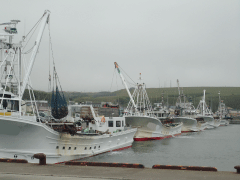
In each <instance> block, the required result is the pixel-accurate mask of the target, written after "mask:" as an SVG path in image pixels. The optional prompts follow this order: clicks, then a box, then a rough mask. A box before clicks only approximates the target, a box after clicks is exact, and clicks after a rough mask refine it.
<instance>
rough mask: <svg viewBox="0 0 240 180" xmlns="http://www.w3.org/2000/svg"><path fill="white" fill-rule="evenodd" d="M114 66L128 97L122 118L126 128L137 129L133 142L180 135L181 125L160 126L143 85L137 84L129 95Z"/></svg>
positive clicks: (123, 80) (121, 76) (116, 65)
mask: <svg viewBox="0 0 240 180" xmlns="http://www.w3.org/2000/svg"><path fill="white" fill-rule="evenodd" d="M114 64H115V68H116V69H117V71H118V73H119V75H120V78H121V79H122V82H123V84H124V86H125V88H126V91H127V93H128V95H129V97H130V101H129V103H128V106H127V108H126V109H125V110H124V117H125V118H126V124H127V125H128V126H131V127H137V129H138V130H137V132H136V134H135V135H134V141H148V140H160V139H165V138H170V137H175V136H178V135H181V127H182V123H171V124H162V123H161V121H160V120H159V119H158V118H157V117H156V116H155V115H154V112H153V108H152V106H151V103H150V100H149V98H148V95H147V92H146V85H145V83H137V84H136V86H135V90H134V92H133V94H131V93H130V91H129V89H128V86H127V84H126V81H125V79H124V77H123V75H122V74H121V71H120V69H119V66H118V64H117V63H116V62H115V63H114ZM140 75H141V74H140ZM140 81H141V77H140ZM135 102H136V103H135Z"/></svg>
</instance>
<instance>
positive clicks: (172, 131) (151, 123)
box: [125, 116, 182, 141]
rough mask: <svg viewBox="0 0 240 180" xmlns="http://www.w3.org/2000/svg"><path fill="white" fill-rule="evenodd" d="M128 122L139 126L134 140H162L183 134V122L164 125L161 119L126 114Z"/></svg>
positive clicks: (133, 125)
mask: <svg viewBox="0 0 240 180" xmlns="http://www.w3.org/2000/svg"><path fill="white" fill-rule="evenodd" d="M125 119H126V124H127V125H131V126H132V127H137V128H138V130H137V132H136V134H135V135H134V141H148V140H161V139H165V138H170V137H175V136H178V135H181V127H182V123H181V124H178V125H176V126H170V125H163V124H162V123H161V121H160V120H158V119H157V118H154V117H148V116H125Z"/></svg>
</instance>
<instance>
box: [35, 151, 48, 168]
mask: <svg viewBox="0 0 240 180" xmlns="http://www.w3.org/2000/svg"><path fill="white" fill-rule="evenodd" d="M33 157H34V158H36V159H39V165H46V155H45V154H43V153H38V154H34V155H33Z"/></svg>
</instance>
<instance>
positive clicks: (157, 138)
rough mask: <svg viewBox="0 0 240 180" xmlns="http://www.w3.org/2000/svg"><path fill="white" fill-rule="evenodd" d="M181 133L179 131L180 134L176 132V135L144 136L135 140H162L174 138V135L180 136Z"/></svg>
mask: <svg viewBox="0 0 240 180" xmlns="http://www.w3.org/2000/svg"><path fill="white" fill-rule="evenodd" d="M180 135H181V133H179V134H174V135H168V136H164V137H144V138H134V141H151V140H162V139H166V138H172V137H175V136H180Z"/></svg>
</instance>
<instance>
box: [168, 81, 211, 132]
mask: <svg viewBox="0 0 240 180" xmlns="http://www.w3.org/2000/svg"><path fill="white" fill-rule="evenodd" d="M177 84H178V92H179V96H178V99H177V102H176V109H175V116H174V117H173V121H174V122H177V123H179V122H182V123H183V126H182V133H186V132H198V131H203V130H204V129H206V126H207V123H206V122H205V121H204V120H203V118H199V117H197V111H196V109H195V107H194V106H193V103H192V102H188V101H187V98H186V96H185V95H184V94H183V90H182V93H181V91H180V88H179V80H177Z"/></svg>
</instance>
